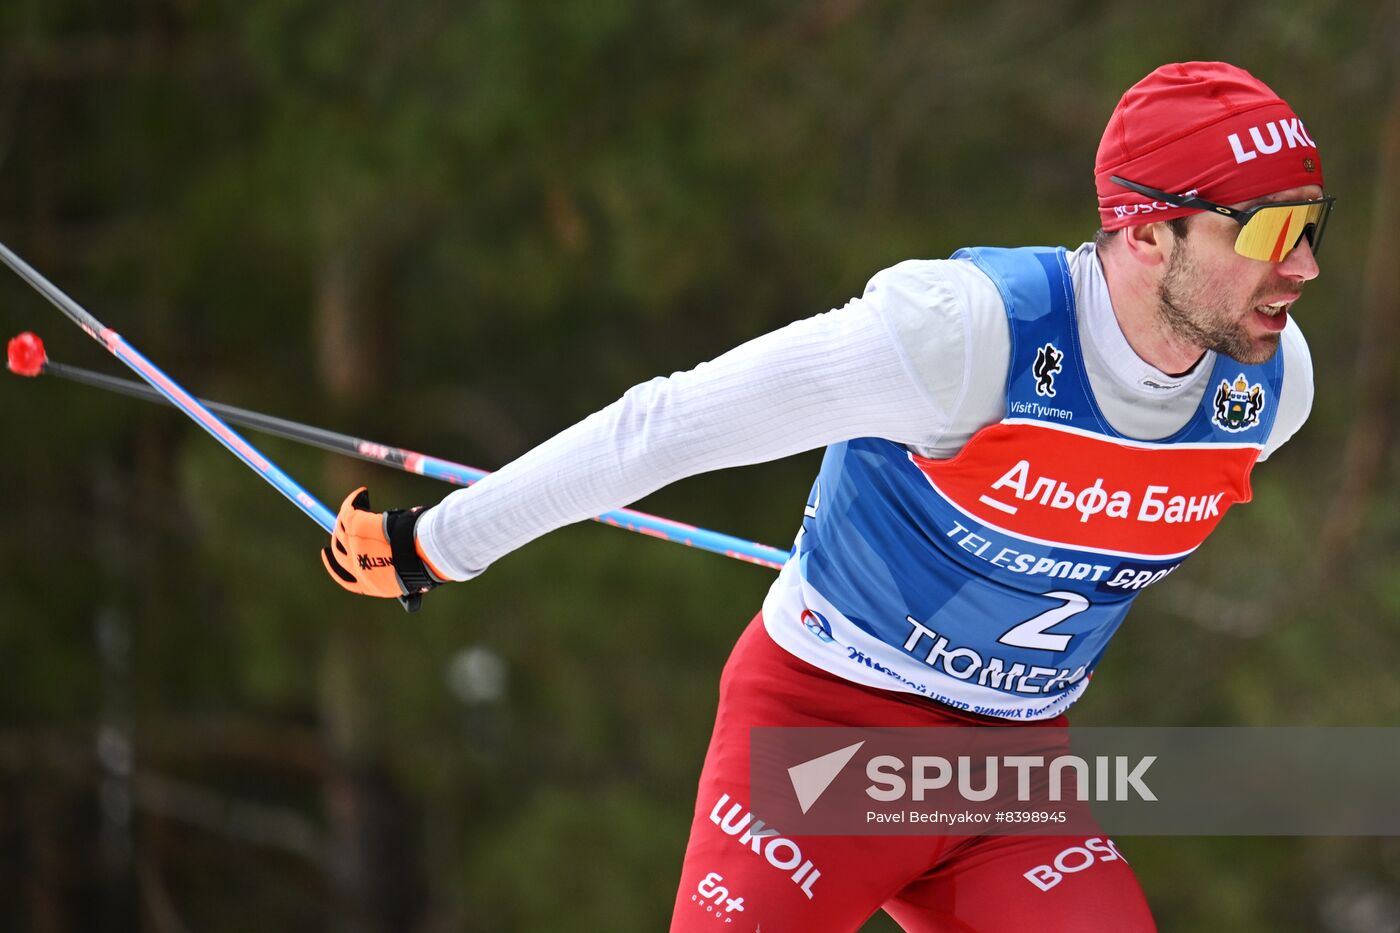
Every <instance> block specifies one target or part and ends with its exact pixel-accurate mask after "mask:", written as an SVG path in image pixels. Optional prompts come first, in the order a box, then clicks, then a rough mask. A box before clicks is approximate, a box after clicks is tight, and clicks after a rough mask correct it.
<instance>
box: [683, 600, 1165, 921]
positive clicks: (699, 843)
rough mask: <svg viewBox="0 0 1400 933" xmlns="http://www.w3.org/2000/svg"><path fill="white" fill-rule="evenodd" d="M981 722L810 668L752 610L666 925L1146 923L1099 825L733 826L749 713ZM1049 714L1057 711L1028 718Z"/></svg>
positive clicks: (1135, 891)
mask: <svg viewBox="0 0 1400 933" xmlns="http://www.w3.org/2000/svg"><path fill="white" fill-rule="evenodd" d="M989 722H990V720H987V719H984V718H982V717H974V716H971V715H968V714H964V713H961V712H958V711H956V710H952V709H949V708H947V707H942V706H939V705H936V704H934V703H932V702H930V701H928V700H925V699H923V698H920V697H915V696H912V695H909V696H906V695H904V694H901V693H897V692H894V691H886V690H878V689H874V688H870V687H865V686H861V685H859V684H855V683H851V682H850V681H847V680H844V679H842V678H840V677H837V676H835V675H834V674H829V673H827V672H826V671H823V670H820V669H819V668H816V667H813V666H812V665H810V664H808V663H807V662H805V661H802V660H800V659H798V658H795V657H793V656H792V655H791V654H789V653H788V652H786V651H784V650H783V649H782V648H780V647H779V646H778V645H777V644H775V643H774V642H773V640H772V638H771V637H769V635H768V633H767V631H765V630H764V628H763V621H762V619H761V617H760V618H755V619H754V620H753V622H752V623H750V624H749V627H748V628H747V629H746V630H745V632H744V634H743V635H742V636H741V637H740V638H739V642H738V644H737V645H736V646H735V648H734V651H733V653H732V654H731V655H730V657H729V662H728V663H727V664H726V665H725V668H724V674H723V676H722V678H721V680H720V701H719V711H718V713H717V714H716V716H715V729H714V734H713V736H712V737H711V739H710V748H709V752H708V753H707V754H706V756H705V767H704V770H703V772H702V773H701V775H700V790H699V796H698V798H697V800H696V803H695V817H694V821H693V823H692V824H691V829H690V842H689V845H688V846H687V848H686V853H685V865H684V867H683V869H682V871H681V881H680V888H679V890H678V891H677V893H676V904H675V909H674V913H673V915H672V919H671V930H672V931H673V933H674V931H685V933H690V931H700V930H721V929H726V930H744V931H761V933H782V931H789V930H791V931H800V933H837V931H853V930H858V929H859V928H860V926H861V925H862V924H863V923H864V922H865V921H866V920H867V919H868V918H869V917H870V916H871V915H872V914H873V913H874V912H875V911H876V910H879V909H881V908H883V909H884V910H885V911H886V912H888V913H889V914H890V915H891V916H892V917H893V918H894V919H895V920H896V921H897V922H898V923H899V924H900V926H902V927H903V928H904V929H905V930H909V931H920V933H925V931H927V933H934V931H937V933H973V931H975V933H1024V931H1027V930H1034V931H1036V933H1061V931H1063V933H1070V931H1073V933H1147V931H1154V930H1155V929H1156V926H1155V924H1154V923H1153V922H1152V915H1151V913H1150V912H1149V910H1148V908H1147V902H1146V901H1145V899H1144V898H1143V895H1142V889H1141V888H1140V887H1139V886H1138V883H1137V879H1136V878H1135V877H1134V875H1133V871H1132V869H1131V868H1130V867H1129V866H1128V863H1127V860H1126V859H1124V858H1123V856H1122V854H1121V853H1120V852H1119V850H1118V847H1117V846H1116V845H1115V844H1114V843H1113V841H1112V840H1110V839H1109V838H1107V837H1106V836H1102V835H1099V836H1087V837H1086V836H1068V837H1066V836H990V835H989V836H936V835H929V836H792V837H781V836H780V837H773V836H766V837H764V838H761V839H755V838H754V837H753V836H751V835H749V836H746V835H745V833H744V832H743V830H744V828H745V827H746V826H748V825H750V821H751V820H752V819H753V816H752V814H751V813H750V812H749V809H748V799H749V730H750V729H751V728H753V727H755V726H893V727H900V726H936V725H940V724H941V725H956V724H975V725H983V726H985V725H988V724H989ZM1057 724H1059V725H1063V724H1064V719H1063V717H1061V718H1060V719H1059V720H1053V721H1050V722H1043V723H1039V725H1042V726H1046V725H1051V726H1053V725H1057ZM1008 728H1015V726H1014V725H1008ZM809 863H810V864H809Z"/></svg>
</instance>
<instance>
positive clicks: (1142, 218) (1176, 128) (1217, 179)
mask: <svg viewBox="0 0 1400 933" xmlns="http://www.w3.org/2000/svg"><path fill="white" fill-rule="evenodd" d="M1110 175H1118V176H1119V177H1121V178H1125V179H1127V180H1128V181H1135V182H1137V183H1138V184H1141V185H1147V186H1148V187H1150V188H1157V189H1159V190H1162V191H1168V192H1171V193H1172V194H1183V193H1185V192H1188V191H1195V192H1196V193H1197V194H1199V196H1200V197H1202V198H1205V199H1206V200H1208V201H1214V202H1216V203H1217V204H1234V203H1237V202H1240V201H1248V200H1251V199H1253V198H1257V197H1261V196H1263V195H1266V194H1272V193H1273V192H1275V191H1283V190H1285V189H1288V188H1297V187H1301V186H1303V185H1321V184H1322V161H1321V159H1319V158H1318V155H1317V144H1316V143H1314V142H1313V141H1312V138H1311V137H1310V136H1309V135H1308V131H1307V130H1306V129H1304V127H1303V123H1302V121H1301V120H1299V119H1298V117H1297V115H1296V114H1295V113H1294V112H1293V109H1292V108H1291V107H1289V106H1288V104H1287V103H1285V102H1284V101H1283V100H1282V99H1281V98H1280V97H1279V96H1278V95H1277V94H1275V93H1274V92H1273V91H1271V90H1269V88H1268V86H1267V85H1265V84H1264V82H1262V81H1260V80H1259V79H1258V78H1255V77H1254V76H1253V75H1251V74H1250V73H1249V72H1247V71H1245V70H1244V69H1242V68H1236V67H1235V66H1234V65H1227V64H1225V63H1224V62H1185V63H1182V64H1174V65H1163V66H1162V67H1161V68H1158V69H1157V70H1156V71H1154V72H1152V73H1151V74H1150V75H1148V76H1147V77H1145V78H1143V79H1142V80H1141V81H1139V82H1138V83H1137V84H1134V85H1133V86H1132V87H1130V88H1128V92H1127V93H1126V94H1124V95H1123V99H1122V100H1120V101H1119V102H1118V106H1117V107H1116V108H1115V109H1114V111H1113V116H1111V117H1110V118H1109V120H1108V126H1107V127H1106V128H1105V129H1104V132H1103V139H1102V140H1100V141H1099V154H1098V158H1097V159H1095V160H1094V181H1095V182H1096V185H1097V187H1098V193H1099V217H1100V220H1101V222H1102V224H1103V228H1104V229H1105V230H1118V229H1120V228H1122V227H1126V226H1128V225H1130V224H1135V223H1147V222H1149V221H1156V220H1169V219H1170V218H1172V217H1184V216H1185V215H1187V214H1193V213H1196V211H1195V210H1194V209H1192V208H1185V207H1172V206H1170V205H1168V204H1163V203H1162V202H1160V201H1153V200H1152V199H1151V198H1148V197H1145V196H1143V195H1141V194H1138V193H1137V192H1135V191H1130V190H1129V189H1127V188H1124V187H1122V186H1120V185H1117V184H1115V183H1113V182H1111V181H1109V176H1110Z"/></svg>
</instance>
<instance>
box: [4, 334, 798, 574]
mask: <svg viewBox="0 0 1400 933" xmlns="http://www.w3.org/2000/svg"><path fill="white" fill-rule="evenodd" d="M9 368H10V371H11V372H14V373H16V374H18V375H21V376H39V375H49V376H57V377H59V378H61V379H67V380H69V381H72V382H78V383H82V384H84V385H89V386H94V387H96V388H99V389H106V390H108V391H111V392H117V393H120V394H122V395H128V396H131V397H133V398H139V399H143V400H145V401H149V402H157V403H166V399H165V398H164V397H163V396H161V395H160V394H159V393H157V392H155V391H153V390H152V389H150V388H148V387H147V386H144V385H142V384H141V383H139V382H132V381H131V380H129V379H120V378H117V377H115V376H108V375H105V374H103V373H97V372H93V371H91V370H87V369H81V368H79V367H77V366H69V365H67V364H64V363H55V362H53V361H52V360H50V359H49V358H48V356H47V354H46V353H45V351H44V345H43V342H42V341H40V340H39V338H38V337H37V336H35V335H34V334H30V333H25V334H20V335H19V336H18V337H15V338H14V339H12V340H11V341H10V345H9ZM201 402H202V404H203V405H204V406H205V407H206V408H208V409H209V410H210V411H212V412H216V413H217V414H219V415H220V416H222V417H223V418H224V419H225V420H227V421H229V422H231V423H233V424H240V425H243V426H244V427H247V428H252V429H253V430H255V431H262V432H263V433H265V434H271V435H273V436H276V437H282V438H286V439H288V440H293V441H297V442H299V443H303V444H309V445H311V446H314V447H319V448H321V449H323V450H329V451H332V452H333V453H339V454H346V455H348V456H351V457H357V458H359V459H360V460H365V461H368V462H370V463H378V464H381V465H383V466H387V467H391V468H393V469H396V470H401V471H403V472H405V473H416V474H418V475H420V476H426V477H429V478H431V479H436V480H441V481H442V482H446V483H452V484H453V485H457V486H469V485H471V484H472V483H474V482H476V481H477V480H479V479H481V478H482V477H484V476H487V475H489V474H487V472H486V471H484V470H478V469H476V468H475V467H469V466H465V465H463V464H460V463H454V462H452V461H451V460H442V459H439V458H437V457H430V456H428V455H427V454H420V453H417V452H415V451H411V450H405V449H404V448H402V447H391V446H389V445H387V444H381V443H378V442H376V441H367V440H363V439H361V438H357V437H351V436H350V435H348V434H338V433H336V432H334V431H327V430H325V429H324V428H317V427H312V426H311V425H306V424H301V423H299V422H296V421H288V420H286V419H285V418H277V417H274V416H272V415H265V414H263V413H261V412H256V411H249V410H248V409H245V408H235V407H233V406H232V405H224V404H221V403H219V402H211V401H206V400H202V399H201ZM593 521H595V522H600V523H602V524H605V525H612V526H613V527H615V528H622V529H624V530H627V531H633V532H637V533H639V534H645V535H650V536H652V537H656V538H661V539H663V540H666V541H672V542H675V543H677V544H684V545H687V546H689V547H695V548H699V549H700V550H703V551H710V552H712V553H715V554H722V555H724V556H725V557H732V558H735V559H736V560H742V561H747V562H749V563H752V564H758V565H760V566H763V567H771V568H773V569H779V568H781V567H782V566H783V564H784V563H785V562H786V561H787V558H788V553H787V552H786V551H782V550H779V549H778V548H775V547H770V546H768V545H766V544H758V543H755V542H753V541H745V540H744V539H742V538H736V537H733V536H731V535H726V534H722V533H720V532H717V531H709V530H707V529H704V528H696V527H695V526H693V525H687V524H684V523H682V522H676V521H671V520H670V519H665V518H658V517H657V516H655V515H648V514H647V513H645V512H637V511H634V510H632V509H617V510H616V511H612V512H607V513H605V514H603V515H599V516H597V517H596V518H594V519H593Z"/></svg>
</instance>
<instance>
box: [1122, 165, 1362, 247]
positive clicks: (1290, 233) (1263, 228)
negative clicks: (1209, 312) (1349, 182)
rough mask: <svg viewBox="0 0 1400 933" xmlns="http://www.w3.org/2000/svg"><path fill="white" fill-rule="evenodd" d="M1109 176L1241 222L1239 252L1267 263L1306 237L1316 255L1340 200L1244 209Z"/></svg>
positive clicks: (1237, 240)
mask: <svg viewBox="0 0 1400 933" xmlns="http://www.w3.org/2000/svg"><path fill="white" fill-rule="evenodd" d="M1109 179H1110V180H1111V181H1112V182H1113V183H1114V184H1118V185H1122V186H1123V187H1124V188H1127V189H1129V190H1131V191H1136V192H1137V193H1138V194H1141V195H1145V196H1147V197H1149V198H1153V199H1155V200H1158V201H1161V202H1162V203H1164V204H1170V205H1172V206H1173V207H1194V208H1196V209H1197V210H1202V211H1211V212H1212V213H1216V214H1220V215H1222V216H1225V217H1228V218H1230V219H1231V220H1233V221H1234V222H1235V223H1237V224H1239V225H1240V235H1239V236H1237V237H1235V252H1237V253H1239V254H1240V255H1241V256H1244V257H1246V258H1247V259H1259V260H1263V261H1264V262H1282V261H1283V259H1284V257H1286V256H1287V255H1288V254H1289V253H1291V252H1293V248H1294V247H1295V246H1297V245H1298V241H1299V240H1301V239H1302V238H1303V237H1307V238H1308V245H1309V246H1311V247H1312V251H1313V253H1314V254H1315V253H1317V251H1318V249H1319V248H1320V247H1321V246H1322V231H1323V230H1325V229H1326V228H1327V217H1328V215H1329V214H1331V213H1332V202H1333V201H1335V200H1336V198H1330V197H1322V198H1318V199H1317V200H1315V201H1270V202H1268V203H1265V204H1259V205H1256V206H1255V207H1251V208H1248V209H1247V210H1242V211H1241V210H1236V209H1235V208H1233V207H1226V206H1225V205H1223V204H1216V203H1215V202H1213V201H1207V200H1205V199H1204V198H1198V197H1196V196H1195V195H1190V194H1170V193H1168V192H1166V191H1158V190H1157V189H1156V188H1149V187H1147V186H1146V185H1140V184H1138V183H1137V182H1135V181H1128V180H1127V179H1126V178H1119V177H1118V176H1117V175H1110V176H1109Z"/></svg>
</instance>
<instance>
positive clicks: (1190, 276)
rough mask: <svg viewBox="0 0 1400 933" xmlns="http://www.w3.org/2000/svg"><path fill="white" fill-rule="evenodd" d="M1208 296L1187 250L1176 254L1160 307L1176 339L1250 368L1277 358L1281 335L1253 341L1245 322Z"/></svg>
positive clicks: (1159, 292) (1161, 289)
mask: <svg viewBox="0 0 1400 933" xmlns="http://www.w3.org/2000/svg"><path fill="white" fill-rule="evenodd" d="M1205 294H1206V289H1205V288H1204V287H1202V282H1201V277H1200V275H1199V273H1198V271H1197V269H1196V267H1195V265H1194V264H1193V263H1192V262H1191V261H1190V259H1189V258H1187V251H1186V250H1184V249H1178V250H1176V251H1175V252H1173V253H1172V258H1171V259H1170V260H1168V266H1167V271H1166V273H1165V274H1164V275H1163V276H1162V281H1161V283H1160V284H1159V285H1158V286H1157V306H1158V314H1159V315H1160V318H1161V321H1162V324H1163V325H1164V326H1165V327H1166V329H1167V331H1168V333H1170V334H1171V335H1172V337H1173V338H1174V339H1176V340H1178V341H1180V342H1182V343H1185V344H1188V345H1190V346H1194V347H1201V348H1203V349H1206V350H1213V351H1214V352H1216V353H1219V354H1222V355H1224V356H1228V357H1230V358H1231V359H1233V360H1235V361H1236V362H1240V363H1244V364H1245V365H1247V366H1256V365H1258V364H1260V363H1267V362H1268V361H1269V360H1270V359H1272V358H1273V355H1274V354H1275V353H1277V352H1278V347H1279V335H1278V334H1276V333H1275V334H1266V335H1264V336H1262V337H1259V338H1251V337H1250V336H1249V334H1248V333H1247V332H1246V331H1245V327H1244V322H1243V321H1242V320H1240V319H1239V318H1238V317H1237V316H1235V314H1234V312H1232V311H1231V310H1230V309H1229V308H1225V307H1223V306H1220V305H1215V304H1211V303H1210V301H1209V300H1208V299H1207V298H1205V297H1204V296H1205Z"/></svg>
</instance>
